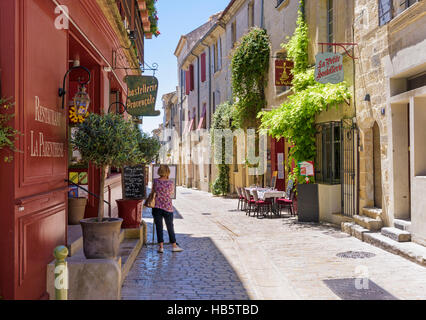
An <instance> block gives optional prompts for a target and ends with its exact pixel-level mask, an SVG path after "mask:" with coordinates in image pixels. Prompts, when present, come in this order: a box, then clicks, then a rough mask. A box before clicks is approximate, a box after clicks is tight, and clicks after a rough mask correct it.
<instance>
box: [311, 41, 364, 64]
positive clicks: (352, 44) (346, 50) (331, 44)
mask: <svg viewBox="0 0 426 320" xmlns="http://www.w3.org/2000/svg"><path fill="white" fill-rule="evenodd" d="M318 44H319V45H321V50H322V52H323V53H324V46H332V47H334V53H337V47H341V48H343V50H345V52H346V54H347V55H348V57H350V58H351V59H353V60H356V59H359V58H355V57H354V56H352V55H351V54H350V53H349V51H348V49H346V46H357V45H358V43H342V42H338V43H329V42H318Z"/></svg>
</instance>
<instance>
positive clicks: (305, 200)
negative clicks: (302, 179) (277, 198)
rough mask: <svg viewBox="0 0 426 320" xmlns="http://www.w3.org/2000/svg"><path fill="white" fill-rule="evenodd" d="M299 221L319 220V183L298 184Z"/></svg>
mask: <svg viewBox="0 0 426 320" xmlns="http://www.w3.org/2000/svg"><path fill="white" fill-rule="evenodd" d="M297 206H298V208H297V214H298V217H299V222H319V199H318V184H298V185H297Z"/></svg>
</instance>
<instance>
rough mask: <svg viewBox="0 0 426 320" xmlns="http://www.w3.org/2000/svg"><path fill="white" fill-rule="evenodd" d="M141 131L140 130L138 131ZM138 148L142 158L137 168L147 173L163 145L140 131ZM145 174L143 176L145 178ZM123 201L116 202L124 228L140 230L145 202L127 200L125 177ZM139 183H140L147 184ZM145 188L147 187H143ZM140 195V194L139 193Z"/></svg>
mask: <svg viewBox="0 0 426 320" xmlns="http://www.w3.org/2000/svg"><path fill="white" fill-rule="evenodd" d="M136 130H137V131H139V130H138V129H136ZM137 140H138V147H139V151H140V157H139V159H138V160H139V162H138V167H137V168H130V169H136V170H138V171H139V172H140V171H142V172H143V173H144V172H145V164H147V163H150V162H152V161H153V160H154V159H155V158H156V157H157V155H158V153H159V151H160V147H161V144H160V142H159V141H158V140H157V139H156V138H154V137H152V136H150V135H149V134H147V133H145V132H143V131H139V132H138V135H137ZM122 171H123V172H124V171H125V170H124V169H123V170H122ZM144 176H145V174H143V178H144ZM122 180H123V199H120V200H116V202H117V206H118V216H119V217H120V218H122V219H123V224H122V228H138V227H139V226H140V224H141V221H142V210H143V204H142V202H143V200H142V199H139V198H137V199H128V198H126V192H125V190H124V189H125V188H124V177H123V179H122ZM144 180H145V179H143V180H142V181H138V183H143V184H144V183H145V181H144ZM143 188H145V186H144V187H143ZM138 193H140V192H138Z"/></svg>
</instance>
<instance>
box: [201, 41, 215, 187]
mask: <svg viewBox="0 0 426 320" xmlns="http://www.w3.org/2000/svg"><path fill="white" fill-rule="evenodd" d="M201 44H202V45H203V46H205V47H206V48H208V49H209V64H208V68H206V70H207V69H208V70H209V109H208V115H209V125H208V128H209V129H210V126H211V118H212V110H213V108H212V69H211V62H212V61H211V59H212V56H211V54H212V53H211V48H210V46H208V45H206V44H205V43H204V42H201ZM206 115H207V112H206ZM206 124H207V116H206ZM206 127H207V126H206ZM211 176H212V166H211V164H209V179H208V182H209V191H210V179H211Z"/></svg>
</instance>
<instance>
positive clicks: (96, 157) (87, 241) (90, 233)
mask: <svg viewBox="0 0 426 320" xmlns="http://www.w3.org/2000/svg"><path fill="white" fill-rule="evenodd" d="M72 143H73V144H74V145H75V147H76V148H77V149H78V150H79V151H80V153H81V156H82V159H83V160H84V161H88V162H90V163H92V164H93V165H95V166H96V167H97V168H99V169H101V177H100V186H99V190H100V199H99V207H98V217H97V218H90V219H83V220H81V221H80V223H81V226H82V230H83V248H84V254H85V256H86V258H87V259H108V258H115V257H116V256H117V255H118V250H119V245H120V240H119V235H120V230H121V224H122V222H123V219H120V218H104V192H103V190H104V187H105V169H106V168H107V167H108V166H112V167H117V168H120V167H123V166H124V165H129V164H134V163H136V162H138V161H139V159H140V156H141V154H140V150H139V144H138V130H137V129H136V128H135V127H134V125H133V123H132V122H129V121H126V120H125V119H124V118H122V117H121V116H119V115H113V114H108V115H98V114H90V115H89V116H88V117H87V118H86V120H85V121H84V122H83V123H81V124H80V125H79V126H78V131H77V132H76V133H75V135H74V137H73V139H72Z"/></svg>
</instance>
